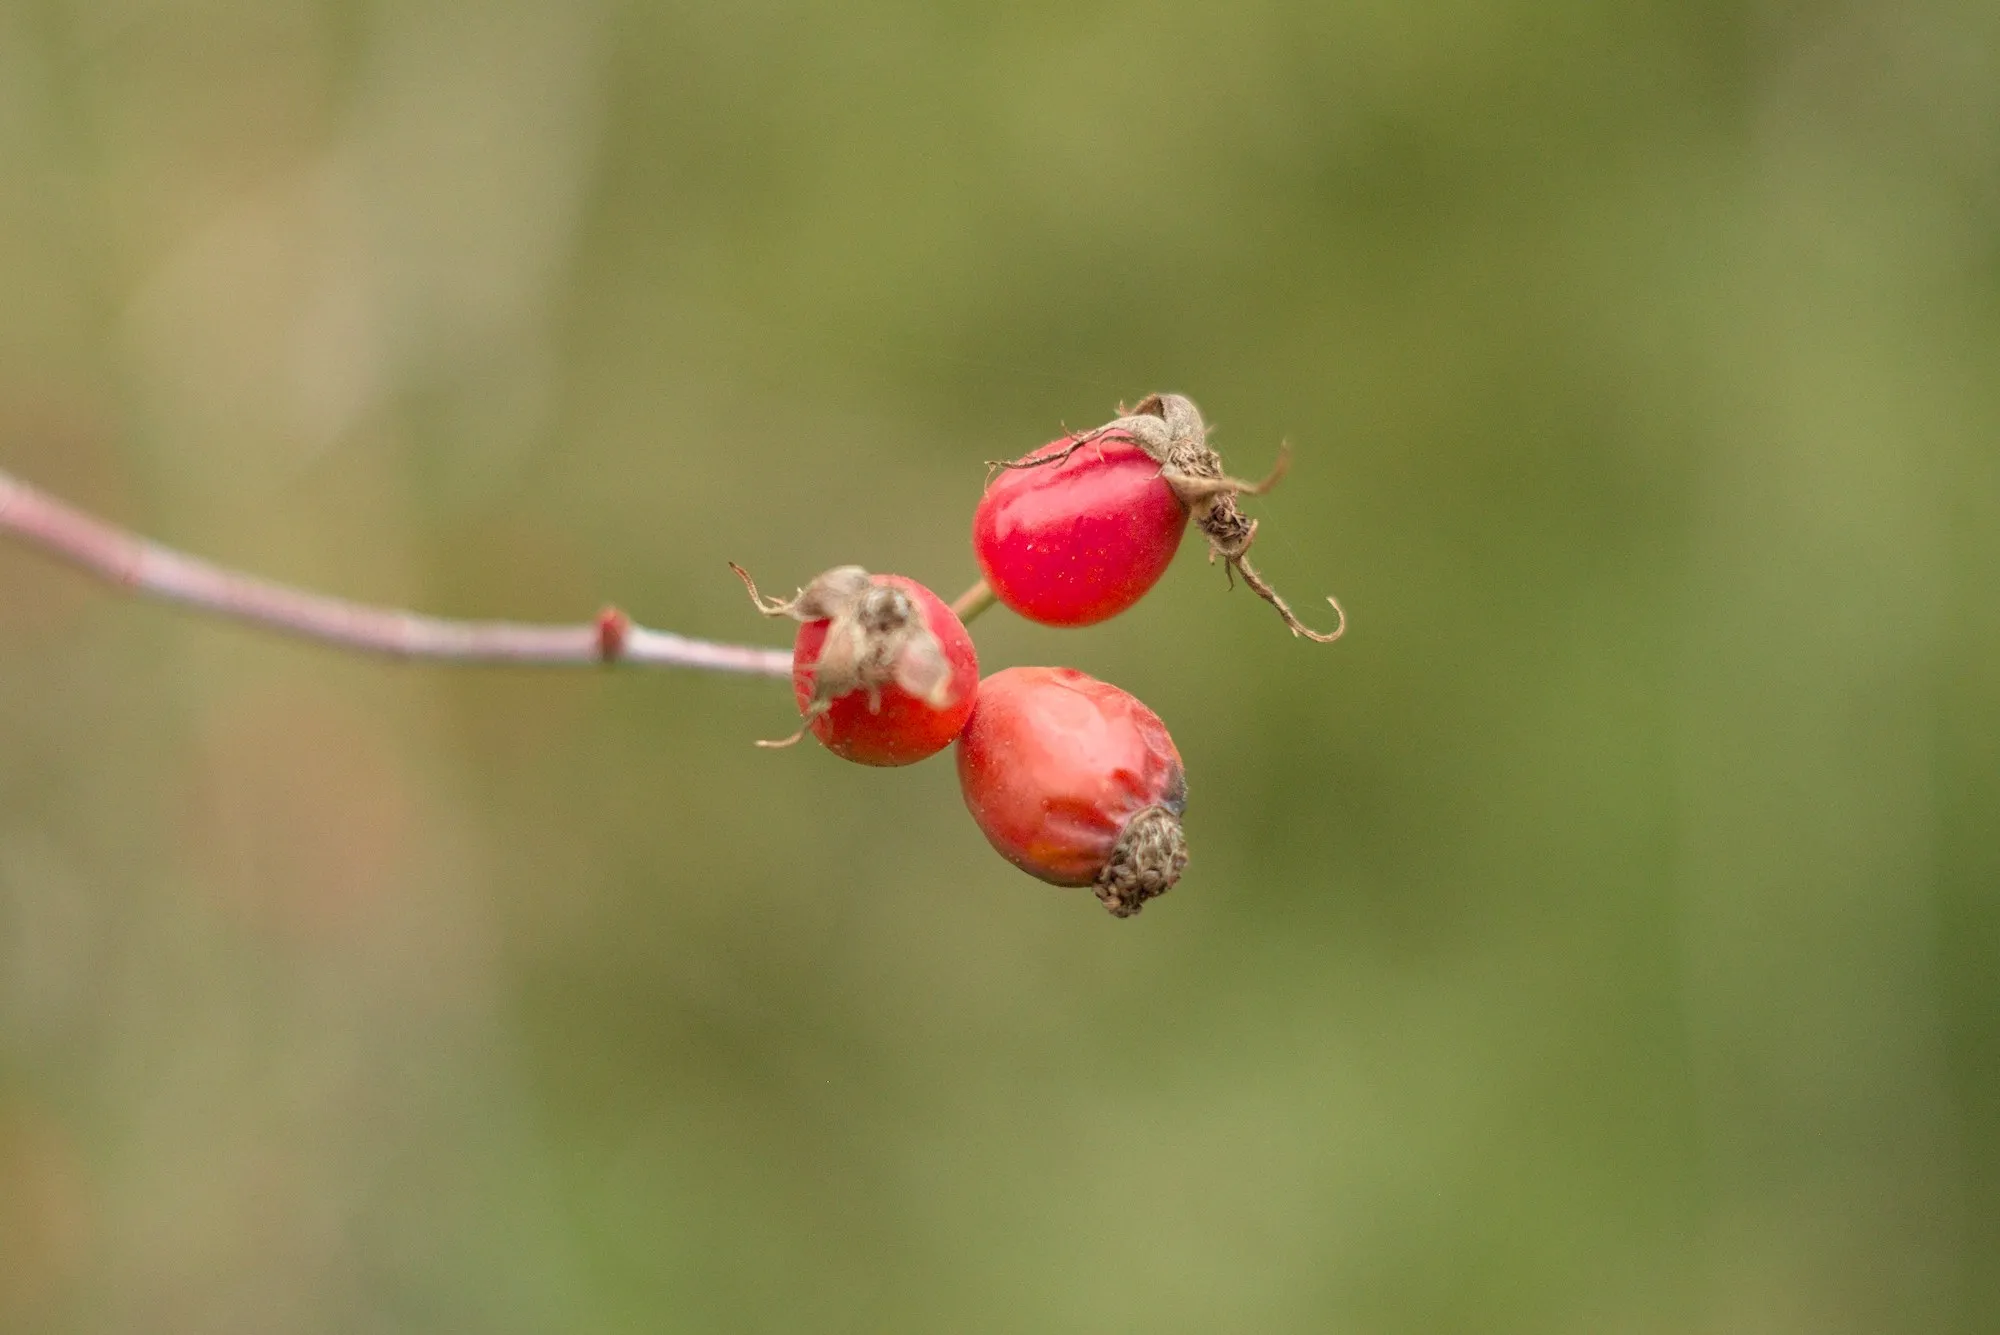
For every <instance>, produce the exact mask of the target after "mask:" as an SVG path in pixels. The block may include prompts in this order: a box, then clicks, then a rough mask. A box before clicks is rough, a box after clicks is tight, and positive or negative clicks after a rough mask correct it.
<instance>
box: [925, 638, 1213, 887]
mask: <svg viewBox="0 0 2000 1335" xmlns="http://www.w3.org/2000/svg"><path fill="white" fill-rule="evenodd" d="M958 781H959V787H960V789H961V790H962V791H963V793H964V795H965V805H966V808H967V810H969V811H970V812H971V813H972V818H973V820H974V821H976V822H978V825H979V828H980V830H981V831H983V832H984V833H985V835H986V838H987V840H988V842H990V843H991V844H992V845H993V847H994V848H995V849H996V850H997V851H998V852H999V854H1000V855H1001V856H1002V857H1004V858H1006V859H1007V860H1008V861H1009V862H1011V863H1013V864H1014V865H1015V866H1017V867H1019V868H1020V869H1021V870H1022V871H1025V872H1027V873H1028V874H1029V875H1031V876H1036V877H1039V878H1041V879H1042V880H1044V881H1047V882H1049V883H1050V884H1052V885H1088V886H1093V887H1095V890H1096V894H1097V897H1098V899H1100V900H1102V901H1103V903H1104V906H1105V907H1106V908H1107V909H1109V910H1110V911H1111V912H1112V914H1113V915H1115V916H1117V917H1120V918H1127V917H1130V916H1132V915H1133V914H1135V913H1137V912H1138V911H1139V909H1140V907H1141V906H1142V905H1143V904H1144V903H1145V902H1146V901H1147V900H1148V899H1151V898H1153V897H1154V896H1156V895H1161V894H1164V893H1166V891H1167V890H1169V889H1170V888H1172V886H1173V884H1174V882H1175V881H1176V880H1178V879H1179V878H1180V874H1181V870H1182V868H1184V867H1185V866H1186V865H1187V840H1186V837H1185V836H1184V835H1183V834H1182V832H1181V819H1180V818H1181V813H1182V811H1183V810H1184V809H1185V807H1186V805H1187V779H1186V777H1185V775H1184V773H1183V771H1182V769H1181V758H1180V753H1179V752H1178V751H1177V750H1175V749H1174V743H1173V739H1172V738H1171V737H1169V736H1168V735H1167V729H1166V725H1165V724H1163V723H1161V722H1160V719H1159V716H1158V715H1157V714H1155V713H1153V711H1152V710H1150V709H1148V708H1146V706H1145V705H1143V704H1141V703H1139V701H1138V700H1136V699H1135V698H1133V697H1132V696H1131V695H1129V694H1127V693H1126V692H1124V691H1121V690H1119V689H1118V688H1117V687H1116V686H1112V685H1110V684H1108V683H1106V682H1102V681H1099V680H1097V679H1096V678H1095V677H1091V676H1088V675H1086V674H1085V673H1082V672H1078V671H1077V670H1076V669H1075V668H1049V667H1016V668H1006V669H1004V670H1003V671H1000V672H996V673H994V674H993V675H992V676H990V677H988V678H986V680H985V681H983V682H981V683H980V686H979V702H978V704H977V705H976V706H975V707H974V709H973V711H972V718H971V720H970V721H969V722H967V724H966V726H965V731H964V733H963V734H962V735H961V736H960V737H959V739H958Z"/></svg>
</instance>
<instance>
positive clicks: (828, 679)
mask: <svg viewBox="0 0 2000 1335" xmlns="http://www.w3.org/2000/svg"><path fill="white" fill-rule="evenodd" d="M730 568H731V569H733V570H735V571H736V573H737V574H738V575H739V576H741V577H742V580H743V583H744V585H745V587H747V588H748V589H749V590H750V597H751V599H752V600H753V601H754V602H755V603H756V604H757V609H758V610H759V611H761V612H763V613H764V614H765V615H766V616H789V617H791V618H793V619H794V620H796V621H798V622H799V623H800V625H799V633H798V637H797V638H796V639H795V640H794V641H793V644H792V693H793V695H794V696H795V697H796V698H797V700H798V706H799V713H800V714H802V715H803V716H804V717H805V720H806V723H805V727H804V728H801V729H800V730H799V731H798V732H797V733H794V734H793V735H792V736H790V737H788V738H786V739H785V740H784V741H782V742H765V743H760V745H765V746H789V745H790V744H791V743H793V742H796V741H797V740H798V739H799V738H800V737H801V736H803V735H804V734H805V733H806V732H807V731H810V732H811V733H812V735H813V736H815V737H817V738H819V740H820V742H821V743H822V744H824V745H825V747H826V749H827V750H829V751H831V752H833V753H834V754H835V755H837V756H841V757H844V758H845V759H848V760H852V761H855V762H856V763H858V764H862V765H909V764H914V763H915V762H917V761H919V760H922V759H924V758H925V757H926V756H931V755H935V754H937V753H938V752H939V751H942V750H944V748H945V747H947V746H949V745H951V742H952V739H953V738H955V737H957V736H958V734H959V733H960V731H962V730H963V729H964V727H965V721H966V718H967V717H968V716H969V715H970V714H971V713H972V705H973V700H974V698H975V697H976V696H977V695H978V692H979V657H978V654H977V653H976V652H975V651H974V650H973V647H972V637H971V636H969V635H967V634H966V633H965V626H964V624H963V623H961V622H960V621H959V619H958V617H957V615H956V614H954V613H953V612H952V610H951V609H950V608H949V607H947V606H945V604H944V602H943V601H942V600H941V599H939V598H938V596H937V595H936V594H934V593H932V592H931V591H930V590H929V589H927V588H925V587H924V586H923V585H921V584H919V583H917V582H916V581H915V580H913V579H906V578H904V577H903V576H901V575H871V574H869V573H868V572H867V571H865V570H863V569H862V568H861V567H860V566H837V567H835V568H834V569H832V570H829V571H827V572H826V573H825V574H823V575H821V576H819V577H818V578H817V579H815V580H813V582H812V583H810V584H808V585H807V586H806V587H805V588H803V589H801V590H799V592H798V596H797V597H795V598H790V599H776V598H773V599H766V598H763V597H761V596H759V594H758V593H757V586H756V585H755V584H753V583H752V582H751V580H750V576H749V575H747V574H745V573H744V571H743V569H742V567H740V566H735V565H732V566H731V567H730Z"/></svg>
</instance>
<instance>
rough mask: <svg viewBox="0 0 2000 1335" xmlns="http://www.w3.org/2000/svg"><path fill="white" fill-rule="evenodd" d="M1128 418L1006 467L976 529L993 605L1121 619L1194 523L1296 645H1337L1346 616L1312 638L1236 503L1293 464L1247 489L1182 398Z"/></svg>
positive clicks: (1073, 620)
mask: <svg viewBox="0 0 2000 1335" xmlns="http://www.w3.org/2000/svg"><path fill="white" fill-rule="evenodd" d="M1121 414H1122V415H1121V416H1119V417H1117V418H1114V419H1113V420H1111V421H1109V422H1106V423H1105V424H1104V425H1103V426H1101V427H1098V428H1096V429H1095V430H1092V431H1086V432H1083V433H1082V434H1081V435H1075V436H1065V437H1064V438H1063V439H1061V440H1058V441H1052V442H1051V443H1049V444H1047V445H1044V446H1042V447H1041V448H1040V449H1038V450H1035V451H1033V452H1031V453H1030V454H1028V455H1027V456H1026V457H1024V458H1021V459H1017V460H1015V461H1014V462H1012V463H1006V464H1000V465H998V467H999V468H1000V470H1001V471H1000V473H999V475H998V476H997V477H995V478H994V479H993V480H992V482H991V483H990V484H989V485H988V486H987V489H986V493H985V495H984V496H982V497H981V498H980V501H979V508H978V509H977V510H976V511H975V512H974V514H973V520H972V547H973V553H974V555H976V556H977V557H978V559H979V567H980V570H981V571H982V572H983V573H984V575H985V577H986V584H987V587H988V588H990V589H992V591H993V594H994V596H995V597H996V598H998V599H999V600H1000V601H1001V602H1003V603H1005V604H1006V605H1007V606H1009V607H1011V608H1013V609H1014V611H1016V612H1018V613H1020V614H1021V615H1022V616H1024V617H1026V618H1028V619H1029V620H1030V621H1039V622H1042V623H1043V624H1045V625H1050V626H1087V625H1090V624H1091V623H1093V622H1097V621H1102V620H1104V619H1105V618H1106V617H1111V616H1116V615H1117V614H1118V613H1120V612H1122V611H1124V610H1125V609H1126V608H1128V607H1130V606H1131V605H1132V604H1133V603H1135V602H1137V601H1139V599H1140V598H1141V597H1143V596H1144V595H1145V593H1146V590H1148V589H1150V588H1152V587H1153V585H1154V584H1155V583H1156V582H1157V581H1158V580H1159V578H1160V576H1161V574H1163V573H1164V572H1165V571H1166V568H1167V565H1168V564H1169V563H1170V562H1171V561H1172V560H1173V558H1174V552H1175V551H1176V550H1177V549H1178V548H1179V546H1180V540H1181V534H1182V532H1183V531H1184V530H1185V528H1186V526H1187V521H1188V520H1189V519H1190V518H1191V519H1193V520H1194V522H1195V524H1196V526H1197V527H1199V528H1200V529H1201V531H1202V533H1203V535H1204V536H1205V537H1207V539H1208V554H1209V559H1210V560H1211V561H1213V560H1214V559H1215V558H1217V557H1221V558H1222V560H1223V563H1224V565H1225V566H1226V568H1227V569H1228V570H1229V571H1230V572H1231V573H1232V574H1233V575H1241V576H1242V577H1243V582H1244V583H1245V584H1248V585H1249V586H1250V588H1251V589H1252V590H1253V591H1254V592H1255V593H1256V594H1257V596H1258V597H1260V598H1262V599H1263V600H1264V601H1265V602H1267V603H1269V604H1271V606H1272V607H1274V608H1275V609H1277V612H1278V615H1279V616H1280V617H1283V618H1284V621H1285V624H1286V625H1287V626H1288V627H1290V628H1291V631H1292V634H1294V635H1303V636H1306V637H1307V638H1308V639H1313V640H1319V641H1321V642H1322V643H1324V642H1327V641H1331V640H1337V639H1339V638H1340V634H1341V631H1342V630H1343V629H1344V628H1345V625H1346V618H1345V616H1344V614H1343V616H1342V619H1341V622H1340V624H1338V625H1336V626H1335V627H1334V629H1333V630H1332V631H1331V632H1330V633H1325V634H1322V633H1321V632H1319V631H1315V630H1310V629H1308V628H1307V627H1306V626H1305V624H1304V623H1302V622H1301V621H1300V620H1299V619H1298V617H1297V616H1295V615H1294V614H1293V612H1292V609H1291V607H1290V606H1289V605H1288V604H1287V603H1286V602H1285V600H1284V599H1283V598H1281V597H1279V596H1278V592H1277V590H1276V589H1273V588H1272V587H1271V585H1270V584H1269V582H1268V581H1266V580H1265V579H1264V577H1263V575H1262V574H1261V573H1259V572H1258V570H1257V567H1256V566H1254V565H1252V564H1251V563H1250V555H1249V553H1250V544H1251V542H1252V541H1253V540H1254V539H1255V538H1256V536H1257V522H1256V521H1255V520H1254V519H1250V518H1248V517H1247V516H1245V515H1244V514H1243V512H1242V511H1241V510H1239V509H1238V508H1237V505H1236V498H1237V497H1238V496H1244V495H1250V496H1256V495H1261V494H1263V493H1264V492H1265V491H1268V490H1269V489H1270V488H1271V487H1272V486H1274V485H1276V484H1277V481H1278V479H1279V478H1280V477H1282V476H1283V475H1284V471H1285V463H1286V456H1285V455H1283V454H1282V453H1281V454H1280V455H1279V458H1278V464H1277V467H1276V468H1274V469H1273V470H1272V472H1271V475H1270V476H1269V477H1268V478H1266V479H1264V480H1263V481H1262V482H1244V481H1241V480H1240V479H1237V478H1233V477H1230V476H1228V475H1227V474H1225V473H1224V472H1223V471H1222V460H1221V458H1220V457H1219V456H1218V455H1217V454H1216V453H1215V451H1214V450H1212V449H1210V448H1209V446H1208V426H1207V424H1206V423H1205V422H1203V420H1202V416H1201V410H1200V409H1198V408H1196V407H1195V406H1194V403H1193V401H1192V400H1190V399H1188V398H1187V397H1185V396H1184V395H1180V394H1154V395H1151V396H1150V397H1148V398H1146V399H1144V400H1142V401H1141V402H1140V404H1139V406H1138V407H1137V408H1135V409H1134V410H1133V411H1132V412H1131V413H1129V414H1125V413H1123V410H1122V409H1121ZM1327 601H1328V602H1329V603H1333V608H1334V611H1335V612H1339V611H1340V604H1339V603H1337V602H1334V600H1333V599H1331V598H1329V599H1327Z"/></svg>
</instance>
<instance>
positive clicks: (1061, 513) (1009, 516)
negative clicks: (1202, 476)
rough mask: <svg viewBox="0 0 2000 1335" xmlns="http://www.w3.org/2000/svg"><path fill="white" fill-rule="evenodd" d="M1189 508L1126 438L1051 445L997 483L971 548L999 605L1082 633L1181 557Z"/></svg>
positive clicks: (982, 508)
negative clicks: (1178, 553) (1082, 627)
mask: <svg viewBox="0 0 2000 1335" xmlns="http://www.w3.org/2000/svg"><path fill="white" fill-rule="evenodd" d="M1187 520H1188V511H1187V507H1186V506H1185V505H1183V504H1181V501H1180V498H1179V497H1178V496H1176V495H1174V491H1173V488H1172V487H1170V486H1168V485H1167V483H1166V481H1165V480H1164V479H1163V478H1162V477H1161V476H1160V465H1159V464H1158V463H1157V462H1155V461H1154V460H1153V458H1152V456H1150V455H1148V454H1147V453H1146V452H1145V451H1144V450H1142V449H1140V448H1139V447H1138V446H1137V445H1136V444H1134V443H1133V442H1132V441H1131V440H1130V439H1129V438H1128V437H1125V436H1112V435H1106V436H1100V437H1098V438H1097V439H1095V440H1092V441H1089V442H1088V443H1084V442H1081V441H1079V440H1077V438H1075V437H1073V436H1066V437H1064V438H1063V439H1061V440H1058V441H1052V442H1050V443H1049V444H1047V445H1044V446H1042V447H1041V448H1040V449H1038V450H1036V451H1034V452H1033V453H1032V454H1030V455H1028V457H1027V458H1026V459H1023V460H1021V461H1020V462H1019V464H1017V465H1016V466H1014V467H1011V468H1008V469H1006V470H1005V471H1003V472H1002V473H1001V474H1000V475H999V476H998V477H996V478H994V479H993V484H992V485H991V486H990V487H988V488H987V489H986V494H985V495H984V496H983V497H981V498H980V501H979V508H978V510H977V511H976V512H975V513H974V515H973V520H972V550H973V553H974V555H976V556H977V557H978V558H979V568H980V570H981V572H982V573H983V574H984V575H985V576H986V582H987V584H988V586H989V587H991V588H992V590H993V594H994V596H995V597H996V598H998V599H999V600H1000V601H1001V602H1003V603H1005V604H1006V605H1007V606H1008V607H1010V608H1012V609H1013V610H1014V611H1015V612H1017V613H1019V614H1020V615H1022V616H1024V617H1027V618H1028V619H1029V620H1030V621H1039V622H1041V623H1042V624H1043V625H1046V626H1088V625H1091V624H1093V623H1095V622H1099V621H1103V620H1106V619H1107V618H1110V617H1114V616H1116V615H1118V614H1119V613H1120V612H1123V611H1124V610H1125V609H1126V608H1128V607H1130V606H1132V604H1134V603H1136V602H1138V601H1139V599H1140V598H1142V597H1143V596H1145V593H1146V590H1148V589H1150V588H1152V587H1153V585H1154V584H1155V583H1157V582H1158V581H1159V578H1160V576H1161V575H1163V574H1165V573H1166V570H1167V566H1168V565H1169V564H1171V563H1172V561H1173V559H1174V553H1175V552H1177V551H1179V550H1180V545H1181V535H1182V534H1183V533H1185V532H1187Z"/></svg>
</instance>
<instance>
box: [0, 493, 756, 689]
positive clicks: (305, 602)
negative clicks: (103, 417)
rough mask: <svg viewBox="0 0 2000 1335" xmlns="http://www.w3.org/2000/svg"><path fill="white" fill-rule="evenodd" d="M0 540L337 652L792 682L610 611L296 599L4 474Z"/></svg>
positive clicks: (742, 658) (725, 650)
mask: <svg viewBox="0 0 2000 1335" xmlns="http://www.w3.org/2000/svg"><path fill="white" fill-rule="evenodd" d="M0 533H6V534H9V535H11V536H12V537H14V538H17V539H19V540H20V541H22V542H24V543H26V544H27V545H29V546H31V547H38V548H40V549H41V550H43V551H45V552H49V553H50V554H52V555H55V556H58V557H60V558H62V559H63V560H66V561H68V562H70V563H71V564H73V565H76V566H80V567H82V568H83V569H84V570H87V571H89V572H90V573H91V574H93V575H96V576H97V577H98V578H99V579H102V580H104V581H105V582H106V583H109V584H111V585H113V586H114V587H116V588H119V589H123V590H125V591H127V592H130V593H135V594H139V595H142V596H144V597H148V598H157V599H159V600H161V601H163V602H171V603H179V604H181V605H182V606H184V607H191V608H194V609H195V610H197V611H201V612H207V613H210V614H212V615H215V616H221V617H228V618H231V619H232V620H236V621H242V622H247V623H249V624H251V625H255V626H261V627H263V628H265V629H267V630H275V631H278V632H281V633H283V634H287V635H294V636H298V637H300V638H302V639H308V640H317V641H319V642H320V643H322V644H330V645H333V646H335V647H337V648H342V649H350V650H355V651H358V652H361V653H370V654H381V655H384V656H387V657H391V658H411V659H434V660H439V661H444V662H452V663H512V664H534V665H547V666H570V665H580V664H592V663H632V664H637V665H640V666H645V667H683V668H697V669H700V670H703V671H707V672H731V673H743V674H747V675H751V676H762V677H789V676H791V674H792V656H791V654H790V652H788V651H786V650H782V649H764V648H759V647H756V646H753V645H740V644H717V643H714V642H711V641H708V640H697V639H691V638H689V637H687V636H684V635H676V634H674V633H673V632H671V631H664V630H648V629H647V628H645V627H643V626H637V625H634V624H633V623H632V620H631V618H629V617H627V616H626V615H625V614H624V613H623V612H620V611H618V610H617V609H616V608H607V609H606V610H605V611H604V612H603V613H602V614H600V615H599V616H598V618H597V620H596V621H595V622H594V623H591V624H587V625H578V626H541V625H523V624H520V623H517V622H510V621H454V620H450V619H447V618H443V617H433V616H425V615H422V614H420V613H416V612H406V611H403V610H401V609H398V608H389V607H374V606H370V605H368V604H365V603H355V602H349V601H347V600H346V599H344V598H333V597H329V596H327V595H325V594H319V593H311V592H308V591H307V590H304V589H295V588H292V587H290V586H289V585H284V584H279V583H276V582H274V581H272V580H267V579H260V578H259V577H257V576H255V575H249V574H245V573H243V572H242V571H238V570H231V569H229V568H227V567H225V566H219V565H215V564H213V563H211V562H208V561H204V560H202V559H200V558H199V557H195V556H189V555H187V554H186V553H184V552H179V551H175V550H174V549H173V548H171V547H163V546H161V545H159V544H158V543H154V542H149V541H147V540H146V539H144V538H141V537H139V536H138V535H137V534H134V533H130V532H127V531H126V530H124V529H121V528H119V527H117V526H115V525H113V524H109V523H106V522H105V521H104V520H102V519H98V518H97V517H95V516H94V515H89V514H86V513H84V512H83V511H81V510H78V509H75V508H74V507H72V506H69V505H65V504H64V503H63V502H61V501H59V500H57V499H55V498H54V497H53V496H50V495H48V494H47V493H46V492H43V491H39V490H37V489H36V488H34V487H31V486H29V485H28V484H27V483H25V482H22V481H20V480H19V479H18V478H15V477H13V476H12V475H10V474H8V473H6V472H5V471H0Z"/></svg>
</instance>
